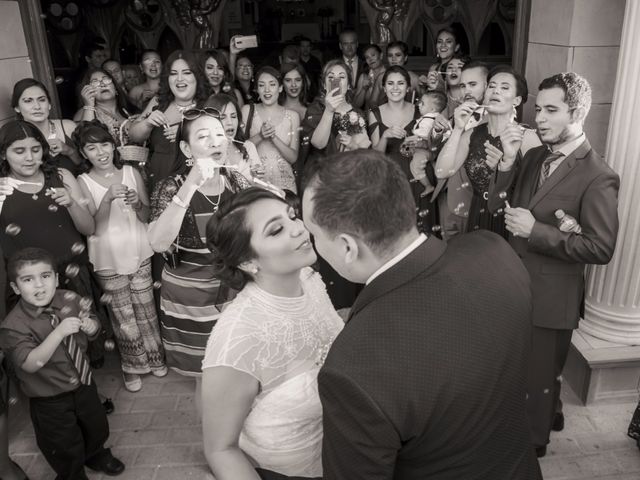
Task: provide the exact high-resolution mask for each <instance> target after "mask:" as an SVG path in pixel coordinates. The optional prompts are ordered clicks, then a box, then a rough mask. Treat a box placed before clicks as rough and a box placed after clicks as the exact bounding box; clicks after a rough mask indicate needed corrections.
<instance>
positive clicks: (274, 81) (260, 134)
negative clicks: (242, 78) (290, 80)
mask: <svg viewBox="0 0 640 480" xmlns="http://www.w3.org/2000/svg"><path fill="white" fill-rule="evenodd" d="M256 85H257V91H258V96H259V97H260V103H258V104H251V105H245V106H244V107H242V118H244V119H245V125H246V127H245V136H246V137H247V138H248V139H249V140H250V141H251V142H253V143H254V144H255V145H256V148H257V149H258V154H260V160H261V161H262V168H260V169H258V170H255V169H254V170H253V171H254V174H255V175H256V176H261V175H264V180H266V181H267V182H269V183H272V184H274V185H275V186H277V187H280V188H283V189H287V190H291V191H292V192H294V193H295V192H296V180H295V177H294V175H293V167H292V166H293V165H294V164H295V163H296V160H297V159H298V137H299V135H298V128H299V127H300V117H299V116H298V114H297V113H296V112H294V111H293V110H289V109H287V108H285V107H283V106H281V105H278V97H279V95H280V92H282V81H281V78H280V72H278V71H277V70H276V69H275V68H273V67H263V68H261V69H260V70H259V71H258V74H257V75H256Z"/></svg>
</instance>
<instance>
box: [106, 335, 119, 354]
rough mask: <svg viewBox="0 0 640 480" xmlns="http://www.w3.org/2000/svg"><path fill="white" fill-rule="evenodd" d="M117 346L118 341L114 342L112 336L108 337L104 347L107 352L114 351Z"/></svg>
mask: <svg viewBox="0 0 640 480" xmlns="http://www.w3.org/2000/svg"><path fill="white" fill-rule="evenodd" d="M115 348H116V342H114V341H113V340H111V339H110V338H107V339H106V340H105V341H104V349H105V350H106V351H107V352H112V351H113V350H114V349H115Z"/></svg>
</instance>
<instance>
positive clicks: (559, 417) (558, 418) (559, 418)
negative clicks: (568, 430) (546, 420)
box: [551, 412, 564, 432]
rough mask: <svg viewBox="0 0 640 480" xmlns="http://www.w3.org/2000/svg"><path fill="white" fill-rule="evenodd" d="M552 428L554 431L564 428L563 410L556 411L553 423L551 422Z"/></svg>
mask: <svg viewBox="0 0 640 480" xmlns="http://www.w3.org/2000/svg"><path fill="white" fill-rule="evenodd" d="M551 430H553V431H554V432H561V431H562V430H564V415H563V414H562V412H559V413H556V414H555V415H554V417H553V424H551Z"/></svg>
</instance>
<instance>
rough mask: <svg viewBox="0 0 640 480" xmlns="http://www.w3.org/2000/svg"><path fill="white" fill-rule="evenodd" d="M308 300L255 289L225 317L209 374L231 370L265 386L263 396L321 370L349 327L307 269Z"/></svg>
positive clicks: (211, 348) (209, 354)
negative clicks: (216, 368) (224, 368)
mask: <svg viewBox="0 0 640 480" xmlns="http://www.w3.org/2000/svg"><path fill="white" fill-rule="evenodd" d="M300 275H301V279H302V285H303V290H304V294H303V295H302V296H300V297H296V298H287V297H278V296H275V295H272V294H270V293H267V292H266V291H264V290H262V289H261V288H260V287H258V286H257V285H256V284H255V283H249V284H248V285H247V286H246V287H245V288H244V289H243V290H242V291H241V292H240V293H239V294H238V295H237V297H236V298H235V300H234V301H233V302H232V303H231V304H230V305H229V306H228V307H227V308H226V309H225V311H224V312H222V315H221V316H220V319H219V320H218V323H217V325H216V326H215V327H214V329H213V331H212V333H211V337H210V339H209V342H208V344H207V350H206V353H205V358H204V362H203V365H202V366H203V368H208V367H213V366H228V367H233V368H235V369H237V370H240V371H243V372H245V373H248V374H249V375H251V376H252V377H254V378H255V379H256V380H258V381H259V382H260V386H261V392H260V395H264V394H266V393H268V392H269V391H270V390H272V389H274V388H275V387H277V386H278V385H279V384H281V383H283V382H285V381H286V380H288V379H290V378H293V377H295V376H296V375H298V374H299V373H301V372H304V371H305V370H308V369H312V368H315V367H317V366H319V365H321V364H322V363H323V361H324V357H325V356H326V353H327V352H328V350H329V347H330V346H331V343H332V342H333V340H334V338H335V337H336V336H337V335H338V333H339V332H340V330H341V329H342V326H343V325H344V322H343V321H342V319H341V318H340V317H339V316H338V314H337V313H336V311H335V310H334V309H333V307H332V305H331V301H330V300H329V297H328V295H327V293H326V288H325V286H324V283H322V279H321V278H320V275H319V274H318V273H316V272H314V271H313V270H312V269H310V268H307V269H303V270H302V272H301V274H300Z"/></svg>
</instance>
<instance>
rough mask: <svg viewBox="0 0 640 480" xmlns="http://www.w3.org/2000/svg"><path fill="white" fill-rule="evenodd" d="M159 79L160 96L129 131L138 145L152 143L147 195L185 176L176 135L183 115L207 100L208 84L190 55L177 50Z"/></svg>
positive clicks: (192, 55)
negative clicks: (170, 179)
mask: <svg viewBox="0 0 640 480" xmlns="http://www.w3.org/2000/svg"><path fill="white" fill-rule="evenodd" d="M165 67H166V68H164V69H163V71H162V76H161V78H160V93H159V94H158V96H157V97H155V98H154V99H152V100H151V101H150V102H149V103H148V104H147V107H146V108H145V109H144V111H143V112H142V114H141V115H140V118H139V119H138V120H137V121H135V122H134V123H133V124H132V125H131V127H130V128H129V136H130V138H131V140H132V141H133V142H135V143H143V142H147V141H148V143H149V150H150V158H149V161H148V162H147V182H148V184H149V188H148V191H150V192H153V189H154V187H155V185H156V184H157V183H159V182H161V181H162V180H164V179H165V178H167V177H169V176H172V175H176V174H179V173H182V172H184V170H185V165H184V157H182V156H181V155H180V154H179V148H178V146H177V142H176V132H177V131H178V126H179V125H180V121H181V120H182V113H183V112H184V111H186V110H189V109H191V108H195V106H196V105H197V104H201V103H203V102H204V101H205V100H206V98H207V90H208V88H207V80H206V79H205V78H204V76H203V74H202V71H201V69H200V67H199V64H198V61H197V58H196V57H195V55H194V54H193V53H191V52H187V51H184V50H177V51H175V52H173V53H172V54H171V55H169V58H167V61H166V63H165Z"/></svg>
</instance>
